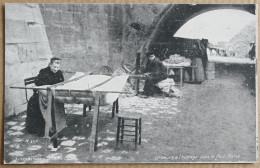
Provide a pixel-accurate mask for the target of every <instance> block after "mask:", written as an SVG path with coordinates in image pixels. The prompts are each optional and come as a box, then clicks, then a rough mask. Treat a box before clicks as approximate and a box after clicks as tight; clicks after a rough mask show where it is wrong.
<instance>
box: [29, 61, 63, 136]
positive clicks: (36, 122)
mask: <svg viewBox="0 0 260 168" xmlns="http://www.w3.org/2000/svg"><path fill="white" fill-rule="evenodd" d="M60 62H61V61H60V59H59V58H56V57H53V58H51V61H50V63H49V66H48V67H46V68H44V69H41V70H40V72H39V75H38V76H37V77H36V79H35V85H36V86H42V85H53V84H56V83H60V82H63V81H64V77H63V74H62V71H61V70H59V69H60ZM44 129H45V121H44V119H43V115H42V113H41V110H40V105H39V92H38V91H37V90H34V93H33V95H32V97H31V98H30V100H29V102H28V105H27V118H26V130H27V131H28V132H29V133H31V134H36V135H38V136H43V135H44Z"/></svg>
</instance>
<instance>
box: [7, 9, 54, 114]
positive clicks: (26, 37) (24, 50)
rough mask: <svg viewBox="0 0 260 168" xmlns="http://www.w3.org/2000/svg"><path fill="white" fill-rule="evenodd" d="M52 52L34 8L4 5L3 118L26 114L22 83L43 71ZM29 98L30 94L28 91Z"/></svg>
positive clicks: (40, 16)
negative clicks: (17, 87)
mask: <svg viewBox="0 0 260 168" xmlns="http://www.w3.org/2000/svg"><path fill="white" fill-rule="evenodd" d="M51 56H52V52H51V50H50V46H49V42H48V38H47V35H46V31H45V26H44V22H43V19H42V15H41V12H40V8H39V5H38V4H6V5H5V116H10V115H15V114H18V113H20V112H23V111H25V110H26V106H27V103H26V99H25V90H20V89H10V88H9V87H10V86H24V82H23V80H24V79H25V78H28V77H32V76H36V75H37V74H38V72H39V70H40V69H41V68H43V67H46V66H47V64H48V62H49V58H51ZM29 93H30V94H29V96H30V95H31V94H32V92H30V91H29Z"/></svg>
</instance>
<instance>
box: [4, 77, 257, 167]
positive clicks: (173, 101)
mask: <svg viewBox="0 0 260 168" xmlns="http://www.w3.org/2000/svg"><path fill="white" fill-rule="evenodd" d="M241 80H242V78H240V77H237V76H234V77H227V78H222V79H220V80H214V81H205V82H203V83H202V84H199V85H194V84H185V85H184V87H178V88H179V89H180V91H181V92H182V94H183V96H182V97H181V98H168V97H150V98H140V97H137V96H133V97H127V96H126V95H121V97H120V99H119V110H120V113H124V112H127V113H131V112H137V113H140V114H141V116H142V144H141V146H139V145H138V148H137V150H134V143H129V142H124V143H123V144H122V145H119V149H118V150H115V146H116V142H115V137H116V128H117V118H116V117H115V118H112V117H111V109H112V105H111V106H105V107H101V108H100V110H101V112H100V120H99V139H98V150H97V151H96V152H95V153H94V161H93V162H94V163H136V162H146V163H147V162H245V161H246V162H254V161H255V160H256V151H257V150H256V149H257V146H256V100H255V97H254V96H253V95H251V94H250V90H249V89H248V88H247V87H246V86H244V85H243V84H242V82H241ZM66 113H67V114H68V115H67V122H68V127H67V128H65V129H64V130H63V131H62V132H61V133H60V134H59V138H58V145H59V146H58V148H56V149H54V148H53V147H52V144H51V143H49V144H48V145H47V147H45V145H44V144H45V143H44V139H43V138H41V137H37V136H34V135H31V134H28V133H26V131H25V129H24V126H25V118H26V114H21V115H18V116H16V117H14V118H12V119H6V121H5V129H4V130H5V137H4V147H5V149H4V154H5V155H4V159H5V162H6V163H17V164H19V163H86V162H88V161H87V158H88V156H89V152H88V151H89V143H88V138H89V137H90V133H91V124H92V116H93V115H92V114H93V110H92V111H91V112H88V113H87V116H86V117H82V105H76V104H74V105H66ZM45 149H47V150H45ZM45 151H48V152H47V153H46V152H45Z"/></svg>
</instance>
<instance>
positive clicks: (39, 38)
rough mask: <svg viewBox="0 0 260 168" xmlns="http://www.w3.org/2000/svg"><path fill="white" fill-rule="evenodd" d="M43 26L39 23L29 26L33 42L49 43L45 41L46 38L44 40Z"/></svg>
mask: <svg viewBox="0 0 260 168" xmlns="http://www.w3.org/2000/svg"><path fill="white" fill-rule="evenodd" d="M42 26H43V25H41V24H37V23H33V24H28V27H29V31H30V38H31V42H47V41H45V40H46V38H44V34H43V28H42Z"/></svg>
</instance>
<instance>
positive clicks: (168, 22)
mask: <svg viewBox="0 0 260 168" xmlns="http://www.w3.org/2000/svg"><path fill="white" fill-rule="evenodd" d="M219 9H235V10H241V11H245V12H249V13H251V14H254V15H255V14H256V6H255V4H197V5H193V4H185V5H184V4H169V5H167V6H166V7H165V9H164V10H163V11H162V12H161V14H160V15H159V16H158V18H156V19H155V21H154V23H153V25H154V26H153V29H152V31H151V34H150V36H149V37H148V39H147V40H146V41H145V43H144V45H143V46H141V48H140V49H139V50H138V53H140V57H141V59H143V58H145V53H146V52H147V51H148V50H149V49H150V47H151V46H152V45H153V44H154V43H155V42H156V43H158V42H159V43H160V42H161V43H166V42H167V41H169V40H170V38H171V37H172V36H173V34H175V33H176V32H177V31H178V30H179V29H180V28H181V27H182V26H183V25H184V24H185V23H186V22H188V21H189V20H191V19H192V18H194V17H196V16H198V15H200V14H203V13H205V12H209V11H213V10H219ZM141 62H143V61H141Z"/></svg>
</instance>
